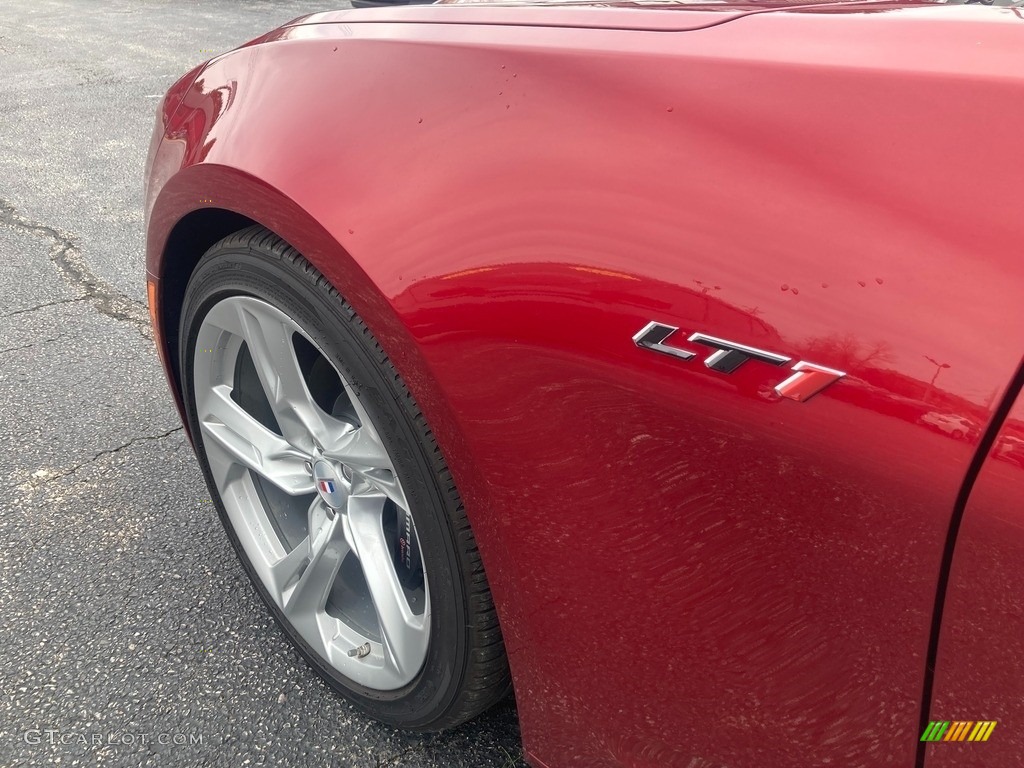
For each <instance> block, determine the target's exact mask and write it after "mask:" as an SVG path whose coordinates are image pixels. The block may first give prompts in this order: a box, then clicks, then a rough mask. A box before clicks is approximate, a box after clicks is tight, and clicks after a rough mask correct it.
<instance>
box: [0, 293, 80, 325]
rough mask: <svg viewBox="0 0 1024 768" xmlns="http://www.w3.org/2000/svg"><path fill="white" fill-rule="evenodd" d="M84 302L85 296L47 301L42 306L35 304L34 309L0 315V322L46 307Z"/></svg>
mask: <svg viewBox="0 0 1024 768" xmlns="http://www.w3.org/2000/svg"><path fill="white" fill-rule="evenodd" d="M85 300H86V297H85V296H79V297H78V298H77V299H61V300H59V301H47V302H45V303H43V304H36V305H35V306H34V307H26V308H25V309H16V310H14V311H13V312H8V313H7V314H5V315H0V320H3V319H5V318H8V317H14V316H15V315H24V314H26V313H27V312H35V311H36V310H39V309H45V308H46V307H55V306H57V305H58V304H71V303H72V302H75V301H85Z"/></svg>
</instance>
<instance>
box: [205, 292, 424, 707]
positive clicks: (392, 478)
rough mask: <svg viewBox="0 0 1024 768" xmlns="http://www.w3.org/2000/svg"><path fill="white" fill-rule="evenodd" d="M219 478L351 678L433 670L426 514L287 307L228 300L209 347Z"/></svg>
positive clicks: (249, 545)
mask: <svg viewBox="0 0 1024 768" xmlns="http://www.w3.org/2000/svg"><path fill="white" fill-rule="evenodd" d="M194 385H195V399H196V411H197V415H198V419H199V424H200V429H201V431H202V439H203V444H204V447H205V449H206V455H207V460H208V461H209V465H210V469H211V472H212V474H213V478H214V482H215V483H216V486H217V490H218V492H219V494H220V498H221V500H222V502H223V504H224V507H225V510H226V512H227V515H228V518H229V520H230V522H231V525H232V527H233V529H234V532H235V534H236V535H237V537H238V539H239V541H240V543H241V545H242V547H243V549H244V550H245V553H246V555H247V557H248V559H249V561H250V562H251V564H252V567H253V569H254V571H255V572H256V573H257V574H258V576H259V578H260V580H261V581H262V584H263V586H264V587H265V588H266V590H267V592H268V593H269V594H270V596H271V598H272V599H273V600H274V601H275V603H276V604H277V606H278V608H280V610H281V612H282V613H283V614H284V617H285V619H286V620H287V621H288V622H289V623H290V624H291V625H292V627H293V628H294V629H295V631H296V632H297V633H298V634H299V635H300V636H301V637H302V639H303V640H304V641H305V642H306V643H307V644H308V645H309V646H310V647H311V648H312V649H313V650H314V651H315V652H316V653H317V654H318V655H319V656H321V657H322V658H323V659H324V660H325V661H326V662H327V663H328V664H330V665H331V666H332V667H333V668H334V669H336V670H337V671H338V672H339V673H340V674H342V675H344V676H345V677H347V678H349V679H351V680H353V681H354V682H356V683H358V684H360V685H364V686H366V687H368V688H372V689H375V690H380V691H389V690H395V689H397V688H401V687H402V686H404V685H406V684H407V683H409V682H410V681H411V680H412V679H413V678H414V677H415V676H416V674H417V673H418V672H419V670H420V668H421V667H422V666H423V662H424V659H425V658H426V654H427V646H428V641H429V638H430V597H429V590H428V589H427V582H426V574H425V572H424V571H423V569H422V567H421V565H420V564H421V561H420V559H419V552H420V545H419V539H418V537H417V535H416V530H415V526H414V522H413V515H412V511H411V510H410V508H409V502H408V501H407V499H406V496H405V493H404V491H403V489H402V484H401V482H400V481H399V478H398V476H397V474H396V472H395V466H394V463H393V462H392V460H391V458H390V457H389V455H388V452H387V449H386V448H385V447H384V444H383V442H382V441H381V438H380V436H379V433H378V430H377V429H376V428H375V426H374V424H373V421H372V419H371V418H370V415H369V414H368V412H367V410H366V408H365V406H364V405H363V404H362V403H361V402H360V400H359V396H358V393H357V392H356V391H355V390H354V389H353V387H352V385H351V384H350V383H349V382H348V381H347V380H346V379H345V377H344V376H343V375H341V373H340V372H339V371H338V370H337V368H336V367H335V366H334V365H333V364H331V363H330V362H329V361H328V360H327V358H326V357H325V356H324V355H323V353H322V352H321V351H320V349H319V348H318V347H317V346H316V344H315V343H314V342H313V341H312V339H310V337H309V335H308V334H307V333H306V332H305V331H304V330H303V329H302V328H301V327H300V326H299V325H298V323H296V322H295V321H294V320H293V319H292V318H290V317H289V316H288V315H286V314H285V313H284V312H282V311H280V310H279V309H277V308H275V307H274V306H272V305H271V304H268V303H267V302H265V301H262V300H260V299H256V298H253V297H250V296H232V297H230V298H226V299H223V300H221V301H220V302H218V303H217V304H215V305H214V306H213V308H212V309H211V310H210V311H209V313H208V314H207V315H206V317H205V318H204V319H203V321H202V325H201V327H200V330H199V334H198V337H197V339H196V347H195V367H194Z"/></svg>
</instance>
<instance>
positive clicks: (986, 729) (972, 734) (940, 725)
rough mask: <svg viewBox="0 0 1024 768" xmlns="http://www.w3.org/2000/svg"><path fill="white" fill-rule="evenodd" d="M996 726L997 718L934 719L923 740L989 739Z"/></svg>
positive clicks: (922, 737)
mask: <svg viewBox="0 0 1024 768" xmlns="http://www.w3.org/2000/svg"><path fill="white" fill-rule="evenodd" d="M995 727H996V721H995V720H978V721H974V720H954V721H952V722H950V721H949V720H932V721H931V722H930V723H928V727H927V728H925V729H924V733H922V734H921V741H988V737H989V736H991V735H992V731H993V730H995Z"/></svg>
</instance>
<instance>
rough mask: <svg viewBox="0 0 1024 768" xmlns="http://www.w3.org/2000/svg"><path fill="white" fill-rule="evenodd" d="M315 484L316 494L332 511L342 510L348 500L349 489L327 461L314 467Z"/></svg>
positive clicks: (317, 463) (320, 462)
mask: <svg viewBox="0 0 1024 768" xmlns="http://www.w3.org/2000/svg"><path fill="white" fill-rule="evenodd" d="M313 484H314V485H315V486H316V492H317V493H319V494H320V498H321V499H323V500H324V503H326V504H327V506H329V507H330V508H331V509H341V508H342V507H344V506H345V501H346V499H347V498H348V489H347V488H346V486H344V485H343V484H342V483H341V482H340V481H339V480H338V476H337V474H336V473H335V471H334V467H332V466H331V465H330V464H328V463H327V462H326V461H318V462H316V463H315V464H314V465H313Z"/></svg>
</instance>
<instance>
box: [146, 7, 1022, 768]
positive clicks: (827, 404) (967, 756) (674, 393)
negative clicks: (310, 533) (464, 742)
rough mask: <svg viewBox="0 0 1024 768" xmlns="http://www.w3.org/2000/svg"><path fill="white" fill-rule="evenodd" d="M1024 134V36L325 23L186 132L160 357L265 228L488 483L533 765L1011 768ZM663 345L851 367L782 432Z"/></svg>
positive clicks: (152, 259) (627, 15)
mask: <svg viewBox="0 0 1024 768" xmlns="http://www.w3.org/2000/svg"><path fill="white" fill-rule="evenodd" d="M1021 125H1024V21H1022V19H1021V16H1020V13H1019V12H1018V10H1017V9H1015V8H990V7H978V6H952V5H932V4H926V3H892V2H874V3H872V2H858V3H847V4H836V3H833V4H818V5H812V6H805V7H787V6H786V5H785V4H781V3H760V2H743V3H738V4H722V5H697V6H669V7H665V6H660V7H659V6H654V7H615V8H590V7H572V6H570V7H505V6H487V5H465V6H460V5H457V4H456V5H446V6H445V5H442V6H429V7H409V8H398V9H389V10H387V11H348V12H338V13H330V14H322V15H318V16H314V17H308V18H306V19H303V20H300V21H299V22H297V23H294V24H292V25H289V26H286V27H283V28H281V29H279V30H277V31H275V32H272V33H270V34H268V35H267V36H265V37H264V38H261V39H260V40H259V41H254V43H253V44H250V45H249V46H247V47H243V48H242V49H239V50H237V51H235V52H232V53H230V54H227V55H224V56H221V57H218V58H216V59H214V60H213V61H212V62H210V63H209V64H207V65H206V66H205V68H203V69H202V70H201V71H198V70H197V71H193V72H192V73H190V75H189V76H186V77H185V78H184V79H183V80H182V81H181V82H180V83H179V84H178V85H176V86H175V88H174V89H172V91H171V93H170V94H169V95H168V97H167V98H166V99H165V101H164V103H163V106H162V110H161V114H160V116H159V118H158V125H157V131H156V135H155V137H154V142H153V146H152V150H151V153H150V159H149V174H148V194H147V215H148V230H149V234H148V270H149V276H150V279H151V281H153V283H154V290H153V293H154V300H155V307H154V310H155V312H156V316H157V323H158V329H159V331H160V338H159V341H160V345H159V346H160V348H161V353H162V355H163V358H164V360H165V361H173V360H176V354H174V352H173V349H174V345H175V344H176V339H175V338H174V336H175V332H176V328H177V303H178V302H180V300H181V294H182V291H183V288H184V284H185V282H186V281H187V278H188V274H189V272H190V270H191V268H192V266H193V265H194V264H195V262H196V261H197V260H198V258H199V256H200V255H201V254H202V252H203V250H204V249H205V248H206V247H208V246H209V245H211V244H212V243H213V242H214V241H216V240H217V239H218V238H220V237H222V236H223V235H225V234H227V233H228V232H231V231H233V230H235V229H238V228H241V227H242V226H245V224H247V223H248V222H249V221H254V222H258V223H260V224H262V225H264V226H266V227H268V228H269V229H271V230H273V231H274V232H276V233H278V234H279V235H281V236H282V237H284V238H285V239H286V240H288V241H289V242H290V243H291V244H292V245H294V246H295V247H296V248H297V249H298V250H299V251H300V252H302V253H303V254H304V255H305V256H306V257H307V258H308V259H309V260H310V261H311V262H312V263H313V264H315V265H316V266H317V267H318V268H319V269H320V271H321V272H322V273H323V274H324V275H325V276H326V277H327V278H328V279H329V280H330V281H331V282H332V283H333V284H334V285H335V286H336V287H337V288H338V289H339V291H340V292H341V293H342V294H344V295H345V296H346V297H347V298H348V299H349V300H350V301H351V303H352V305H353V306H354V307H355V308H356V310H357V311H358V312H359V313H360V314H361V315H362V317H363V318H364V319H365V321H366V323H367V325H368V326H369V327H370V328H371V330H372V331H373V332H374V334H375V335H376V336H377V338H378V339H379V340H380V342H381V343H382V345H383V346H384V347H385V349H386V351H387V352H388V354H389V355H390V357H391V359H392V360H393V362H394V363H395V365H396V367H397V368H398V370H399V371H400V372H401V374H402V375H403V377H404V379H405V381H406V382H407V383H408V386H409V387H410V389H411V390H412V391H413V393H414V395H415V396H416V398H417V400H418V402H419V404H420V406H421V408H422V410H423V412H424V413H425V414H426V416H427V418H428V420H429V422H430V424H431V425H432V428H433V429H434V431H435V433H436V435H437V438H438V440H439V443H440V444H441V446H442V448H443V450H444V453H445V455H446V457H447V460H448V462H449V464H450V466H451V468H452V471H453V473H454V476H455V477H456V480H457V483H458V486H459V488H460V489H461V493H462V495H463V497H464V500H465V503H466V508H467V510H468V514H469V516H470V520H471V523H472V525H473V528H474V531H475V533H476V536H477V539H478V542H479V545H480V550H481V553H482V555H483V558H484V564H485V567H486V569H487V574H488V578H489V580H490V583H491V586H492V589H493V593H494V597H495V602H496V604H497V606H498V609H499V615H500V619H501V625H502V629H503V632H504V636H505V641H506V644H507V647H508V651H509V658H510V663H511V667H512V672H513V677H514V682H515V690H516V697H517V701H518V707H519V714H520V720H521V725H522V733H523V740H524V744H525V748H526V750H527V754H528V756H529V758H530V760H531V761H532V762H533V763H534V764H535V765H537V766H542V765H544V766H549V767H550V768H562V767H563V766H588V767H590V766H593V767H597V766H636V767H638V768H647V767H650V768H655V767H660V766H681V767H685V768H712V767H715V768H718V767H720V766H725V767H728V768H740V767H741V766H759V767H763V766H792V765H815V766H820V765H833V766H882V765H899V766H911V765H928V766H933V765H934V766H947V765H950V766H952V765H957V766H961V765H986V766H1011V765H1017V764H1019V760H1020V756H1021V755H1022V754H1024V705H1022V694H1024V684H1022V683H1024V676H1022V672H1021V662H1020V659H1021V658H1022V648H1021V645H1022V643H1024V640H1022V638H1024V613H1022V611H1024V609H1022V603H1021V601H1020V596H1021V594H1024V568H1022V564H1024V530H1022V527H1024V509H1022V507H1021V503H1020V500H1021V499H1022V498H1024V406H1020V405H1017V406H1015V410H1014V411H1013V413H1011V414H1009V416H1010V418H1009V419H1006V418H1004V417H1007V412H1008V411H1009V409H1010V407H1011V405H1012V402H1013V398H1014V397H1015V395H1016V392H1017V391H1018V390H1019V388H1020V384H1021V375H1020V370H1021V368H1020V365H1021V355H1022V352H1024V302H1022V301H1021V298H1022V295H1024V294H1022V289H1024V258H1022V256H1021V248H1022V244H1024V219H1022V217H1021V216H1020V215H1019V211H1018V210H1017V207H1018V203H1019V201H1020V200H1021V199H1024V173H1021V168H1022V162H1021V161H1022V159H1024V152H1022V150H1021V144H1020V141H1019V140H1018V134H1019V131H1020V126H1021ZM243 217H244V218H243ZM649 321H657V322H661V323H665V324H668V325H672V326H677V327H679V328H680V329H682V330H681V331H680V333H679V334H677V337H678V338H675V337H674V338H673V343H675V344H677V345H678V346H682V347H684V348H693V346H694V345H692V344H688V343H687V342H686V340H685V336H686V335H689V333H692V332H702V333H707V334H710V335H713V336H717V337H722V338H725V339H730V340H733V341H736V342H739V343H742V344H747V345H750V346H754V347H758V348H762V349H765V350H770V351H773V352H776V353H781V354H783V355H786V356H789V357H791V358H793V360H794V361H798V360H812V361H813V362H815V363H817V364H819V365H824V366H828V367H831V368H835V369H838V370H841V371H844V372H845V373H846V374H847V375H846V377H844V378H843V379H841V380H840V381H839V382H838V383H836V384H834V385H832V386H831V387H829V388H828V389H826V390H825V391H823V392H822V393H821V394H819V395H817V396H816V397H814V398H813V399H811V400H809V401H807V402H804V403H798V402H794V401H791V400H784V399H780V398H779V397H778V396H776V395H774V394H773V392H772V387H773V386H774V385H775V384H777V383H778V382H779V381H780V380H781V379H782V378H783V377H784V375H783V374H785V372H784V371H781V370H780V369H777V368H775V367H772V366H769V365H762V364H755V363H750V364H747V365H744V366H742V367H740V368H739V369H737V370H736V371H735V372H734V373H733V374H732V375H723V374H721V373H719V372H716V371H714V370H711V369H709V368H707V367H705V366H704V365H702V364H701V359H702V357H703V355H702V356H700V357H697V358H695V359H694V360H692V361H682V360H680V359H677V358H673V357H670V356H667V355H658V354H652V353H651V352H650V351H648V350H644V349H641V348H639V347H638V346H636V345H635V344H634V343H633V342H632V337H633V335H634V334H636V333H637V332H638V331H639V330H640V329H641V328H642V327H643V326H644V325H645V324H647V323H648V322H649ZM684 332H685V333H684ZM695 351H697V350H695ZM168 373H169V377H170V380H171V383H172V386H173V388H174V391H175V393H177V392H178V387H177V383H176V377H177V372H176V371H175V370H174V367H173V365H168ZM933 412H938V413H941V414H948V415H949V416H950V418H954V417H955V418H961V419H965V420H967V421H968V422H970V423H972V424H975V425H977V428H976V429H975V430H974V431H971V432H969V434H968V435H967V436H966V437H965V436H963V435H959V436H958V437H959V439H954V438H953V436H952V435H951V434H949V432H947V431H943V430H941V429H936V428H934V427H931V426H929V425H928V424H927V423H923V422H922V420H921V419H922V417H923V416H925V415H926V414H929V413H933ZM972 487H973V490H972ZM947 577H948V579H947ZM932 665H934V670H933V669H932ZM929 719H943V720H995V721H998V723H999V725H998V727H997V728H996V730H995V731H994V734H993V736H992V737H991V739H990V740H989V741H988V742H986V743H983V744H975V743H963V744H952V743H939V744H934V745H928V746H927V749H926V748H925V745H923V744H922V743H921V742H920V741H919V737H920V735H921V731H922V726H923V724H925V723H927V721H928V720H929Z"/></svg>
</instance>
